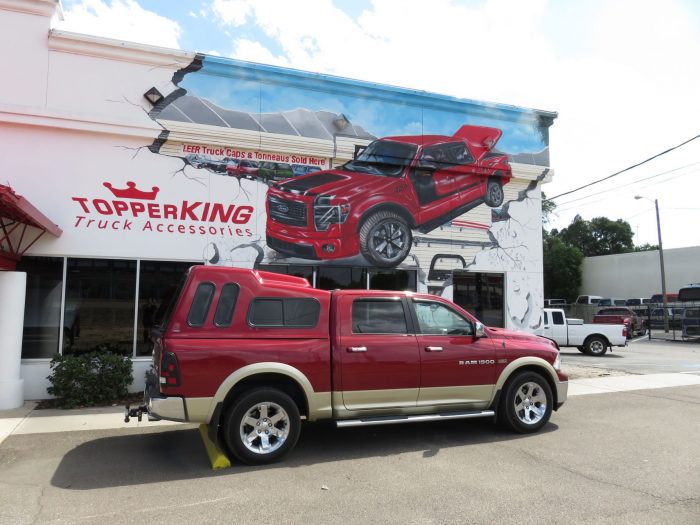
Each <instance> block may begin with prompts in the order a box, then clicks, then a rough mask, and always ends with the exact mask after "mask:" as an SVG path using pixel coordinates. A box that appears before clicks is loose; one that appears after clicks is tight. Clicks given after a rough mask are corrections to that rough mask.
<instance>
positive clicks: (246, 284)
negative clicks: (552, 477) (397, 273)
mask: <svg viewBox="0 0 700 525" xmlns="http://www.w3.org/2000/svg"><path fill="white" fill-rule="evenodd" d="M154 343H155V349H154V353H153V360H154V371H155V374H154V376H153V377H154V379H155V381H154V382H153V383H151V384H149V385H147V389H146V403H145V405H144V406H143V407H139V409H138V411H143V412H148V414H149V417H150V418H151V419H167V420H172V421H187V422H196V423H206V424H208V425H209V436H210V437H211V438H212V440H214V441H215V442H217V443H219V444H221V445H223V446H224V447H225V449H227V450H228V452H229V453H231V454H232V455H233V456H235V457H236V458H238V459H239V460H240V461H242V462H245V463H250V464H262V463H269V462H271V461H274V460H276V459H278V458H279V457H281V456H282V455H283V454H285V453H286V452H288V451H289V450H290V449H291V448H292V447H293V446H294V444H295V443H296V441H297V438H298V437H299V433H300V430H301V421H302V420H307V421H314V420H320V419H333V420H335V421H336V424H337V426H338V427H346V426H360V425H379V424H393V423H406V422H411V421H433V420H448V419H460V418H462V419H464V418H476V417H492V418H496V417H497V418H498V419H499V420H500V421H502V422H503V423H504V424H505V425H506V426H508V427H510V428H511V429H512V430H514V431H516V432H521V433H526V432H534V431H536V430H538V429H540V428H541V427H542V426H543V425H545V424H546V423H547V421H548V420H549V417H550V415H551V412H552V410H557V409H558V408H559V407H560V406H561V405H562V403H564V401H565V400H566V396H567V386H568V378H567V376H566V375H565V374H563V373H562V372H561V371H560V369H559V350H558V347H557V346H556V343H553V342H551V341H549V340H547V339H544V338H541V337H536V336H532V335H529V334H524V333H519V332H511V331H507V330H502V329H496V328H487V327H484V326H483V325H482V324H481V323H480V322H478V321H477V320H476V319H474V317H472V316H471V315H470V314H469V313H467V312H466V311H464V310H462V309H461V308H459V307H458V306H456V305H454V304H452V303H451V302H449V301H447V300H444V299H442V298H440V297H436V296H432V295H427V294H417V293H410V292H388V291H375V290H342V291H333V292H329V291H325V290H318V289H315V288H312V287H311V286H310V285H309V283H308V281H307V280H306V279H302V278H299V277H293V276H287V275H280V274H275V273H269V272H262V271H255V270H248V269H240V268H222V267H211V266H194V267H192V268H191V269H190V270H189V272H188V274H187V275H186V277H185V278H184V280H183V283H182V286H181V290H180V291H179V292H178V293H177V294H176V299H174V300H173V301H172V304H171V305H170V307H169V308H168V310H167V313H166V315H165V318H164V320H163V321H162V325H161V326H160V327H159V328H158V329H157V331H156V332H155V333H154ZM140 413H141V412H138V414H137V413H135V411H134V409H131V411H130V410H129V409H128V408H127V419H128V416H129V415H132V416H134V415H140Z"/></svg>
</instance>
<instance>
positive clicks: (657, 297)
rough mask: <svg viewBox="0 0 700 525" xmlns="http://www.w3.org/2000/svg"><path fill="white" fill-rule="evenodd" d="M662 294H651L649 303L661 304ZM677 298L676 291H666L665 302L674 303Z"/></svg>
mask: <svg viewBox="0 0 700 525" xmlns="http://www.w3.org/2000/svg"><path fill="white" fill-rule="evenodd" d="M663 297H664V295H663V294H660V293H656V294H654V295H652V296H651V299H650V300H649V302H650V303H651V304H662V303H663V302H664V299H663ZM677 300H678V294H677V293H667V294H666V304H668V303H675V302H676V301H677Z"/></svg>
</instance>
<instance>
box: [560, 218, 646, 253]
mask: <svg viewBox="0 0 700 525" xmlns="http://www.w3.org/2000/svg"><path fill="white" fill-rule="evenodd" d="M633 237H634V235H633V233H632V227H631V226H630V225H629V223H628V222H627V221H624V220H622V219H617V220H615V221H613V220H610V219H608V218H607V217H594V218H593V219H591V220H590V221H587V220H585V219H583V218H582V217H581V216H580V215H576V217H574V220H573V221H572V222H571V224H570V225H569V226H568V227H566V228H564V229H563V230H562V231H561V232H560V233H559V238H560V239H561V240H562V241H564V242H565V243H566V244H568V245H570V246H575V247H576V248H578V249H579V250H580V251H581V253H582V254H583V255H584V257H593V256H596V255H611V254H615V253H628V252H632V251H634V242H633Z"/></svg>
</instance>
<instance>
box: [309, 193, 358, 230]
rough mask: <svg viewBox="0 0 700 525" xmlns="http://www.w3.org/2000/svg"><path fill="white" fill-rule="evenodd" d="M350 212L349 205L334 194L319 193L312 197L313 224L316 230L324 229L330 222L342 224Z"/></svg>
mask: <svg viewBox="0 0 700 525" xmlns="http://www.w3.org/2000/svg"><path fill="white" fill-rule="evenodd" d="M349 214H350V205H349V204H348V203H347V202H346V201H345V199H336V197H335V195H319V196H318V197H316V199H314V226H315V227H316V230H317V231H320V232H324V231H326V230H327V229H328V228H329V227H330V225H331V224H342V223H344V222H345V221H346V219H347V218H348V215H349Z"/></svg>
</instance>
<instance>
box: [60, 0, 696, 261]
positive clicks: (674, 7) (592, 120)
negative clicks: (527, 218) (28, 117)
mask: <svg viewBox="0 0 700 525" xmlns="http://www.w3.org/2000/svg"><path fill="white" fill-rule="evenodd" d="M61 4H62V6H63V20H62V21H59V22H57V23H56V25H55V27H56V28H57V29H62V30H66V31H74V32H78V33H85V34H92V35H98V36H104V37H109V38H115V39H119V40H127V41H132V42H139V43H144V44H151V45H157V46H162V47H169V48H175V49H182V50H185V51H196V52H200V53H205V54H209V55H215V56H222V57H231V58H236V59H240V60H246V61H251V62H257V63H263V64H272V65H278V66H283V67H291V68H295V69H301V70H305V71H311V72H316V73H324V74H331V75H338V76H343V77H348V78H354V79H358V80H366V81H370V82H379V83H384V84H390V85H395V86H401V87H406V88H412V89H420V90H426V91H430V92H435V93H440V94H444V95H450V96H456V97H461V98H467V99H475V100H483V101H487V102H496V103H502V104H510V105H517V106H523V107H529V108H536V109H541V110H547V111H556V112H558V114H559V117H558V118H557V119H556V120H555V121H554V124H553V126H552V127H551V128H550V154H551V167H552V168H553V170H554V178H553V181H552V182H551V183H549V184H546V185H545V186H544V187H543V190H544V192H545V193H546V194H547V196H549V197H554V196H556V195H560V194H562V193H565V192H568V191H570V190H573V189H576V188H578V187H580V186H583V185H585V184H588V183H591V182H593V181H595V180H598V179H602V178H604V177H607V176H609V175H612V174H613V173H615V172H617V171H620V170H622V169H624V168H627V167H629V166H632V165H634V164H637V163H639V162H641V161H644V160H645V159H648V158H650V157H652V156H654V155H657V154H658V153H661V152H663V151H665V150H667V149H669V148H672V147H674V146H677V145H679V144H681V143H683V142H685V141H687V140H688V139H691V138H693V137H695V136H697V135H699V134H700V67H698V64H700V2H697V1H696V0H664V1H663V2H660V1H651V0H587V1H585V2H581V1H577V0H530V1H527V2H525V1H522V0H430V1H427V0H422V1H418V0H295V1H290V0H209V1H203V0H200V1H185V0H180V1H177V2H173V1H171V0H62V1H61ZM635 196H641V197H643V198H641V199H635ZM699 197H700V138H698V139H695V140H693V141H691V142H690V143H688V144H686V145H684V146H682V147H679V148H677V149H675V150H673V151H671V152H669V153H666V154H664V155H662V156H660V157H658V158H657V159H654V160H652V161H650V162H648V163H646V164H643V165H642V166H639V167H636V168H634V169H631V170H629V171H627V172H625V173H623V174H620V175H618V176H615V177H612V178H611V179H609V180H608V181H605V182H602V183H599V184H595V185H593V186H591V187H589V188H586V189H584V190H581V191H577V192H575V193H572V194H570V195H565V196H562V197H559V198H557V199H555V202H556V204H557V211H556V212H555V215H554V217H552V221H551V224H550V227H552V228H559V229H561V228H563V227H566V226H567V225H568V224H569V223H570V222H571V220H572V219H573V217H574V216H575V215H576V214H580V215H581V216H582V217H583V218H584V219H591V218H593V217H599V216H605V217H608V218H610V219H624V220H626V221H628V222H629V223H630V225H631V226H632V230H633V232H634V233H635V239H634V240H635V244H638V245H639V244H645V243H649V244H657V222H656V214H655V212H654V202H653V201H654V200H658V204H659V211H660V219H661V231H662V239H663V245H664V248H665V249H668V248H680V247H684V246H700V198H699ZM699 265H700V261H699Z"/></svg>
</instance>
